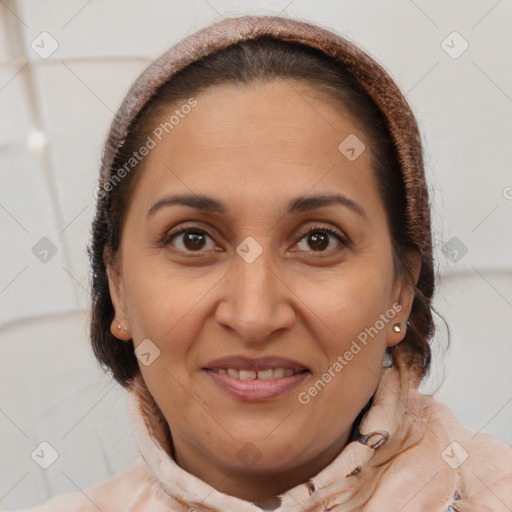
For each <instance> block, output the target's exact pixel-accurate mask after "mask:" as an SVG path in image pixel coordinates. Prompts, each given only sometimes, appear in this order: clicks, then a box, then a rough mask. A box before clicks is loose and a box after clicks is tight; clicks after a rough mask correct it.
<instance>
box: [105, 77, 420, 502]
mask: <svg viewBox="0 0 512 512" xmlns="http://www.w3.org/2000/svg"><path fill="white" fill-rule="evenodd" d="M195 99H196V100H197V105H196V106H195V107H194V108H192V109H190V112H189V113H188V114H186V115H184V114H183V115H182V116H180V120H179V122H178V123H176V124H174V125H173V127H172V130H170V129H168V131H169V133H168V135H166V136H165V137H163V138H162V140H161V141H158V139H157V138H155V137H154V136H153V139H154V140H155V142H157V144H156V147H154V148H153V149H151V150H150V152H149V154H148V155H147V156H146V158H145V160H144V162H143V165H144V171H143V174H142V175H141V177H140V178H141V179H140V181H139V182H138V184H137V187H136V189H135V191H134V194H133V196H132V199H131V202H130V205H129V208H128V211H127V216H126V220H125V224H124V228H123V236H122V243H121V248H120V252H119V254H118V256H119V264H120V267H119V268H120V271H119V274H118V275H116V274H114V273H113V272H112V271H109V279H110V288H111V293H112V299H113V301H114V305H115V310H116V319H115V321H114V322H113V324H112V333H113V334H114V335H115V336H117V337H120V338H121V337H122V336H123V335H121V334H119V330H118V329H117V324H118V323H121V324H123V325H125V326H127V327H128V331H127V334H126V336H125V338H128V339H129V338H133V341H134V344H135V346H136V348H137V347H139V346H140V348H139V351H140V352H142V353H144V354H145V355H144V356H143V357H141V358H140V359H142V361H141V360H139V366H140V370H141V372H142V375H143V378H144V380H145V382H146V384H147V386H148V388H149V390H150V392H151V394H152V395H153V397H154V398H155V400H156V402H157V403H158V405H159V407H160V409H161V410H162V412H163V414H164V415H165V417H166V419H167V421H168V423H169V426H170V429H171V432H172V436H173V443H174V447H175V451H176V457H177V460H178V463H179V464H180V465H182V467H184V468H185V469H187V470H188V471H189V472H192V473H194V474H196V475H198V476H200V477H201V478H203V479H204V480H206V481H210V482H211V483H212V484H213V485H216V486H217V487H218V486H219V482H220V481H221V480H222V478H221V476H220V475H223V476H224V477H226V475H228V474H229V472H231V471H233V470H236V472H235V473H237V474H242V473H243V474H252V475H256V474H260V475H263V474H270V473H272V474H273V475H278V474H279V475H281V477H280V478H281V479H280V482H282V483H283V486H284V488H286V487H287V483H288V481H287V479H288V477H290V478H291V480H290V485H291V484H292V483H293V482H292V481H293V480H294V478H295V479H298V481H301V479H303V478H304V476H305V474H306V473H304V471H305V472H309V473H312V474H315V473H316V472H317V471H319V470H320V469H321V468H322V467H324V466H325V465H326V464H328V463H329V462H330V461H331V460H332V459H333V458H334V457H335V456H336V455H337V454H338V453H339V451H340V450H341V449H342V448H343V446H344V445H345V444H346V442H347V440H348V436H349V432H350V428H351V425H352V423H353V421H354V419H355V418H356V416H357V414H358V413H359V411H360V410H361V409H362V408H363V407H364V405H365V404H366V402H367V401H368V400H369V398H370V397H371V395H372V394H373V393H374V391H375V389H376V386H377V384H378V381H379V377H380V373H381V370H382V361H383V357H384V352H385V349H386V347H387V346H392V345H396V344H397V343H399V342H400V341H401V340H402V338H403V336H404V334H403V330H402V332H399V333H395V332H394V331H393V325H394V324H396V323H397V322H405V321H406V320H407V317H408V314H409V310H410V305H411V301H412V294H411V292H410V288H409V287H406V286H405V285H404V284H402V282H401V281H399V280H395V279H394V274H393V260H392V245H391V239H390V232H389V228H388V225H387V220H386V213H385V210H384V206H383V202H382V200H381V198H380V196H379V192H378V189H377V183H376V180H375V177H374V175H373V172H372V168H371V155H370V142H369V141H368V139H367V137H366V136H365V133H363V132H362V131H361V130H360V129H359V128H358V127H357V126H356V125H355V124H354V123H353V122H352V121H351V120H350V119H349V117H347V116H346V115H344V113H343V112H342V111H341V110H340V108H339V107H338V106H336V105H335V104H334V103H333V102H332V101H331V100H329V99H328V98H324V97H321V96H319V95H318V94H315V93H314V90H312V89H311V88H310V87H309V86H307V85H305V84H301V83H299V82H296V81H292V82H290V81H288V82H286V81H284V80H276V81H273V82H271V83H268V84H265V85H258V86H251V87H235V86H231V85H228V86H221V87H213V88H210V89H208V90H207V91H206V92H204V93H202V94H200V95H198V96H197V97H196V98H195ZM185 103H186V101H184V102H183V104H185ZM176 108H177V109H180V105H177V106H173V108H172V109H171V108H170V109H169V111H170V114H169V115H171V114H172V113H173V112H174V110H175V109H176ZM183 111H187V112H188V111H189V109H183V110H182V112H183ZM157 126H158V122H157V123H156V124H155V128H157ZM160 131H161V130H160ZM157 133H160V132H157ZM164 133H165V132H164ZM347 137H348V139H347ZM344 141H345V142H344ZM340 144H341V147H340ZM363 144H364V146H363ZM176 196H180V197H181V198H182V199H181V200H180V201H175V200H174V199H172V198H175V197H176ZM185 196H186V198H185ZM203 197H205V198H206V197H207V198H208V199H202V198H203ZM184 198H185V199H184ZM313 198H315V199H313ZM187 202H188V203H190V204H188V205H187V204H184V203H187ZM185 228H186V229H187V230H188V231H185V232H183V233H181V234H175V235H174V236H173V234H172V232H175V231H179V230H181V229H185ZM331 231H332V233H331ZM162 240H163V241H162ZM145 340H146V341H145ZM147 340H150V341H147ZM120 343H122V341H120ZM142 343H144V345H141V344H142ZM158 351H159V352H158ZM225 358H233V360H231V361H229V360H225V361H222V359H225ZM256 371H258V372H259V373H256ZM290 373H293V375H290ZM254 377H256V379H254ZM301 468H302V469H301ZM291 475H294V476H291ZM220 488H223V486H222V484H221V485H220ZM233 494H235V493H233Z"/></svg>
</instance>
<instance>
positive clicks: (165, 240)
mask: <svg viewBox="0 0 512 512" xmlns="http://www.w3.org/2000/svg"><path fill="white" fill-rule="evenodd" d="M190 231H197V232H199V233H202V234H206V235H207V236H208V237H209V238H211V239H212V240H213V238H212V237H211V236H210V234H209V233H208V232H207V231H205V230H204V229H202V228H199V227H197V226H184V227H179V228H177V229H175V230H173V231H170V232H167V233H165V234H164V235H163V236H162V237H161V238H160V239H159V240H158V244H159V246H161V247H165V246H167V245H169V244H170V243H171V241H172V240H173V239H174V238H176V237H177V236H179V235H182V234H184V233H188V232H190ZM317 231H321V232H325V233H328V234H330V235H332V236H333V237H334V238H336V239H337V240H338V241H339V242H340V243H341V245H342V248H345V247H348V245H349V242H348V240H347V239H346V238H345V237H344V236H342V235H341V234H340V233H338V232H337V231H335V230H334V229H332V228H330V227H328V226H322V225H320V224H318V225H315V226H313V227H311V228H309V229H307V230H306V231H304V232H301V233H299V235H298V236H299V238H298V240H297V242H299V241H301V240H302V239H303V238H304V237H305V236H306V235H309V234H311V233H314V232H317ZM177 250H178V251H180V249H177ZM333 250H334V251H335V250H336V249H331V250H328V251H306V252H316V253H326V252H327V253H329V252H332V251H333ZM184 252H186V253H189V254H194V253H198V254H200V253H201V252H205V251H202V250H199V251H184Z"/></svg>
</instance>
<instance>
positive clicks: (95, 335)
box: [88, 35, 434, 387]
mask: <svg viewBox="0 0 512 512" xmlns="http://www.w3.org/2000/svg"><path fill="white" fill-rule="evenodd" d="M275 79H285V80H290V85H293V83H294V82H293V81H300V82H301V83H305V84H308V85H310V86H312V87H313V88H314V89H315V90H317V91H318V92H319V93H322V94H324V95H327V96H329V97H331V98H333V99H334V100H335V101H336V102H337V103H338V105H339V106H340V107H341V108H342V109H343V111H344V112H346V113H347V114H348V115H349V116H350V118H351V119H352V121H353V122H354V123H355V124H356V125H357V126H359V127H360V128H361V129H362V131H363V132H364V133H365V134H366V135H367V137H368V139H369V141H370V152H371V156H372V162H373V170H374V173H375V176H376V179H377V183H378V187H379V190H380V193H381V196H382V200H383V203H384V206H385V209H386V212H387V216H388V222H389V226H390V232H391V238H392V246H393V260H394V271H395V274H402V273H405V274H407V275H408V276H409V279H410V280H411V285H414V283H413V282H412V278H411V271H410V269H409V267H408V265H407V257H406V256H407V253H408V252H409V251H411V250H419V248H418V247H417V245H416V244H414V243H413V241H412V239H411V236H410V232H411V230H410V227H409V226H408V223H407V212H406V190H405V186H404V180H403V177H402V173H401V170H400V161H399V158H398V155H397V150H396V146H395V142H394V140H393V137H392V135H391V132H390V127H389V125H388V122H387V118H386V116H385V115H384V114H383V112H382V111H381V110H380V108H379V107H378V106H377V104H376V103H375V101H373V99H372V98H371V97H370V95H369V94H368V93H367V92H366V91H365V89H364V88H363V87H362V86H361V84H360V83H359V81H358V80H357V79H356V78H355V77H354V75H353V73H352V72H351V71H349V70H348V69H346V67H345V66H343V64H342V63H340V62H338V61H337V60H335V59H333V58H332V57H330V56H328V55H326V54H325V53H324V52H322V51H321V50H318V49H315V48H312V47H310V46H306V45H304V44H301V43H297V42H290V41H283V40H279V39H277V38H275V37H273V36H270V35H264V36H260V37H258V38H256V39H252V40H247V41H242V42H238V43H235V44H232V45H230V46H227V47H226V48H223V49H221V50H218V51H215V52H214V53H212V54H210V55H207V56H205V57H202V58H200V59H198V60H196V61H194V62H192V63H191V64H189V65H187V66H186V67H184V68H183V69H181V70H179V71H178V72H176V73H175V74H174V75H173V76H172V77H171V78H170V79H169V80H167V81H166V82H165V83H164V84H163V85H161V86H160V87H159V88H158V90H157V91H156V93H155V94H154V95H153V96H152V97H151V98H150V99H149V101H147V103H146V104H145V105H144V107H143V108H142V109H141V110H140V112H139V113H138V114H137V116H136V117H135V118H134V119H133V121H132V122H131V124H130V126H129V130H128V135H127V137H126V139H125V140H124V143H123V144H122V146H121V147H120V148H119V150H118V151H117V152H116V155H115V158H114V161H113V164H112V166H111V169H110V172H111V173H113V172H114V170H115V169H118V168H122V167H123V165H124V164H125V163H126V162H127V161H128V160H129V159H130V158H131V157H132V155H133V152H134V151H137V149H139V148H140V147H142V145H143V144H144V141H145V140H146V139H147V137H148V135H149V134H150V133H151V132H152V130H153V129H154V128H155V127H156V126H157V125H158V124H159V123H160V121H161V120H162V118H163V117H164V116H165V115H169V111H170V107H171V105H173V104H176V103H177V102H179V101H183V100H185V101H186V99H187V98H190V97H191V96H197V95H198V94H200V93H201V92H202V91H204V90H205V89H207V88H209V87H212V86H215V85H221V84H238V85H240V86H242V85H251V84H258V83H265V82H268V81H271V80H275ZM413 128H414V129H415V130H416V131H417V126H416V125H414V126H413ZM417 140H418V144H420V142H419V137H417ZM420 153H421V148H420ZM143 164H144V161H141V162H140V163H139V164H138V165H137V166H136V168H134V169H133V170H132V171H131V172H129V173H128V174H127V175H126V176H125V177H123V179H122V180H120V181H119V183H118V184H117V185H116V186H114V187H112V190H111V191H109V193H108V194H106V193H102V194H100V195H99V196H98V202H97V209H96V215H95V218H94V221H93V225H92V240H91V244H90V246H89V248H88V252H89V256H90V260H91V269H92V274H91V279H92V316H91V342H92V347H93V351H94V354H95V356H96V358H97V359H98V361H99V362H100V363H101V364H102V365H103V367H104V368H105V369H107V370H108V371H110V372H111V373H112V376H113V377H114V379H115V380H117V381H118V382H119V383H120V384H121V385H122V386H123V387H127V386H128V385H129V380H130V379H131V378H132V377H133V376H135V375H136V373H137V372H138V371H139V368H138V364H137V359H136V356H135V354H134V345H133V341H131V340H130V341H129V342H122V341H120V340H118V339H117V338H115V337H114V336H113V335H112V334H111V332H110V325H111V323H112V321H113V319H114V315H115V311H114V307H113V304H112V301H111V297H110V292H109V286H108V280H107V274H106V264H108V265H114V266H115V256H116V253H117V251H118V249H119V246H120V242H121V235H122V229H123V221H124V218H125V213H126V210H127V205H128V204H129V201H130V198H131V196H132V193H133V190H134V188H135V186H136V184H137V181H138V179H140V176H141V174H142V170H143ZM420 165H421V168H420V169H419V171H420V172H421V173H423V166H422V161H420ZM423 192H424V194H427V191H426V189H425V190H424V191H423ZM425 229H427V231H428V236H429V237H430V224H429V225H428V226H426V227H425ZM429 239H430V238H429ZM414 290H415V297H414V301H413V305H412V310H411V314H410V317H409V328H408V330H407V333H406V335H405V338H404V340H403V341H402V342H401V343H400V344H399V345H398V346H397V347H395V350H394V351H392V352H391V351H390V353H392V354H394V358H395V359H396V358H400V359H401V361H402V362H404V364H406V365H408V366H409V367H411V368H414V369H415V370H416V372H417V375H418V376H419V378H423V377H424V376H425V375H426V374H427V372H428V370H429V367H430V361H431V350H430V345H429V341H430V339H431V337H432V335H433V333H434V323H433V319H432V306H431V299H432V295H433V259H432V252H431V250H430V251H423V252H422V268H421V273H420V278H419V281H418V284H417V286H414Z"/></svg>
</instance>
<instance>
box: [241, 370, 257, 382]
mask: <svg viewBox="0 0 512 512" xmlns="http://www.w3.org/2000/svg"><path fill="white" fill-rule="evenodd" d="M255 378H256V372H255V371H253V370H240V379H242V380H251V379H255Z"/></svg>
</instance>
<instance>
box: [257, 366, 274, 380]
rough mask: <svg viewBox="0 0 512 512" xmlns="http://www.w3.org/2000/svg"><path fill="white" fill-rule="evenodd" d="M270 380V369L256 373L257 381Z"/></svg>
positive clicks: (271, 374) (272, 374)
mask: <svg viewBox="0 0 512 512" xmlns="http://www.w3.org/2000/svg"><path fill="white" fill-rule="evenodd" d="M272 378H274V371H273V370H272V368H270V369H268V370H260V371H259V372H258V379H263V380H269V379H272Z"/></svg>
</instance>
